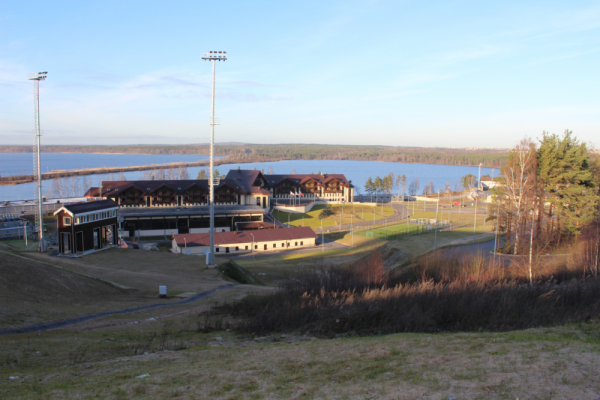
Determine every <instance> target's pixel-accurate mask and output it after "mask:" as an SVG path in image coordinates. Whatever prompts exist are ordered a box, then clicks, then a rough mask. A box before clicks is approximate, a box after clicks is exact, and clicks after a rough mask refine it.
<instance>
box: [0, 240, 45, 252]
mask: <svg viewBox="0 0 600 400" xmlns="http://www.w3.org/2000/svg"><path fill="white" fill-rule="evenodd" d="M2 244H3V245H6V246H7V247H8V248H9V249H11V250H21V251H37V247H38V242H36V241H35V240H28V241H27V246H25V242H24V241H23V239H16V240H3V241H2Z"/></svg>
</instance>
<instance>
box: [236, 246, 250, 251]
mask: <svg viewBox="0 0 600 400" xmlns="http://www.w3.org/2000/svg"><path fill="white" fill-rule="evenodd" d="M239 249H240V248H239V247H238V246H235V251H238V250H239ZM246 250H248V246H246Z"/></svg>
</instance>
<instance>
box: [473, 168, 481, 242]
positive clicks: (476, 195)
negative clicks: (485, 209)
mask: <svg viewBox="0 0 600 400" xmlns="http://www.w3.org/2000/svg"><path fill="white" fill-rule="evenodd" d="M480 181H481V163H479V176H478V177H477V191H476V192H475V220H474V221H473V243H475V235H476V234H475V229H476V228H477V200H479V185H480V184H481V182H480Z"/></svg>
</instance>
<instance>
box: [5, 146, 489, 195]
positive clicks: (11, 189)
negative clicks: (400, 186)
mask: <svg viewBox="0 0 600 400" xmlns="http://www.w3.org/2000/svg"><path fill="white" fill-rule="evenodd" d="M5 154H6V153H4V154H2V153H0V157H3V156H4V155H5ZM46 154H52V153H46ZM46 154H45V155H46ZM89 155H90V154H87V155H86V154H82V153H68V154H61V156H62V157H64V158H65V159H69V158H70V159H72V160H83V159H84V158H85V157H86V156H89ZM28 156H29V158H30V159H31V154H28ZM94 156H102V157H107V159H108V157H111V156H113V155H102V154H94ZM120 156H121V157H123V158H121V159H122V160H127V158H128V157H130V156H129V155H120ZM143 157H145V160H146V161H147V163H148V164H158V163H160V162H173V161H194V160H198V159H199V158H200V157H206V156H182V155H174V156H168V157H173V158H169V159H168V161H160V160H164V158H163V157H165V156H164V155H156V156H155V155H145V156H143ZM188 157H190V158H192V159H190V158H188ZM112 160H114V158H113V159H112ZM65 165H66V161H65ZM101 165H102V164H101ZM104 165H111V164H110V163H109V162H108V161H107V162H106V163H105V164H104ZM116 165H119V164H116ZM136 165H139V164H138V163H136ZM44 167H45V166H44ZM74 167H77V164H71V168H74ZM238 167H240V168H242V169H254V168H256V169H258V170H263V169H264V170H265V172H267V171H268V169H269V167H272V168H273V170H274V173H276V174H289V173H291V172H292V171H294V170H295V171H296V173H298V174H309V173H317V172H319V171H321V172H323V173H330V174H333V173H339V174H344V175H346V178H348V179H349V180H351V181H352V183H353V184H354V185H355V186H357V190H356V193H357V194H358V192H359V191H360V193H362V194H366V193H365V190H364V184H365V182H366V181H367V179H368V178H369V177H372V178H373V179H375V177H377V176H380V177H383V176H385V175H387V174H389V173H390V172H393V173H394V174H395V175H403V174H404V175H406V178H407V182H409V183H410V181H411V180H412V179H414V178H419V181H420V190H419V192H421V191H422V190H423V187H425V186H426V185H427V184H428V183H429V182H430V181H431V182H433V184H434V185H435V188H436V189H439V188H443V187H444V185H445V184H446V182H450V184H451V185H452V187H453V188H454V186H455V185H456V183H457V182H458V181H460V178H461V177H463V176H464V175H467V174H473V175H475V176H477V173H478V167H465V166H457V165H437V164H435V165H432V164H407V163H394V162H378V161H348V160H299V161H277V162H262V163H249V164H223V165H220V166H218V167H217V170H219V172H220V173H224V174H226V173H227V172H228V171H229V170H230V169H237V168H238ZM65 169H66V168H65ZM200 169H202V168H201V167H193V168H189V169H188V171H189V174H190V177H191V178H195V177H196V176H197V175H198V172H199V171H200ZM143 174H144V172H143V171H134V172H127V173H125V177H126V178H127V179H128V180H136V179H141V177H142V175H143ZM481 174H482V175H484V174H490V175H491V174H492V170H491V168H481ZM494 175H495V176H496V175H498V170H496V172H495V174H494ZM88 177H90V178H91V179H92V183H93V185H94V186H98V184H99V183H100V182H101V181H102V180H108V176H107V175H88ZM78 179H82V178H78ZM50 187H51V181H48V180H46V181H43V193H44V194H45V195H46V193H47V192H48V189H49V188H50ZM34 190H35V184H33V183H26V184H22V185H10V186H0V200H24V199H33V198H34ZM48 197H51V196H48Z"/></svg>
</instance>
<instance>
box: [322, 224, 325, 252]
mask: <svg viewBox="0 0 600 400" xmlns="http://www.w3.org/2000/svg"><path fill="white" fill-rule="evenodd" d="M321 242H322V243H321V251H325V234H324V233H323V218H321Z"/></svg>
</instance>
